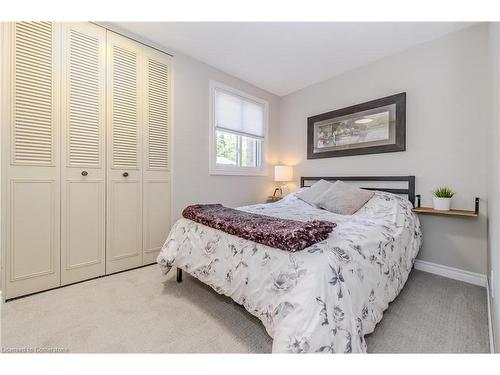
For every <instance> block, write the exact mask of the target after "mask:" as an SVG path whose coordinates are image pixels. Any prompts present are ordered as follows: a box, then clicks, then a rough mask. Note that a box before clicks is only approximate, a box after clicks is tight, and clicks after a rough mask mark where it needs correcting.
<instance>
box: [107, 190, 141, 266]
mask: <svg viewBox="0 0 500 375" xmlns="http://www.w3.org/2000/svg"><path fill="white" fill-rule="evenodd" d="M140 198H141V185H140V181H139V180H128V181H121V180H116V181H111V202H110V211H111V212H110V214H111V215H110V216H111V217H112V220H111V221H110V222H109V229H110V230H109V232H108V233H109V243H110V247H109V249H108V260H109V261H110V267H111V269H110V270H108V271H111V272H116V271H119V270H121V267H125V268H132V267H137V266H138V265H140V263H139V264H138V263H137V259H138V258H140V257H141V239H142V237H141V233H142V231H141V226H140V224H141V216H142V215H141V204H140ZM113 262H117V263H113ZM115 264H119V267H118V268H115V267H114V265H115Z"/></svg>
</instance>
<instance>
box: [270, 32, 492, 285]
mask: <svg viewBox="0 0 500 375" xmlns="http://www.w3.org/2000/svg"><path fill="white" fill-rule="evenodd" d="M311 58H314V56H311ZM488 66H489V65H488V27H487V25H485V24H480V25H477V26H473V27H470V28H468V29H465V30H463V31H459V32H457V33H453V34H449V35H447V36H445V37H443V38H440V39H437V40H434V41H432V42H428V43H425V44H422V45H420V46H417V47H414V48H412V49H410V50H407V51H405V52H402V53H399V54H397V55H393V56H390V57H387V58H384V59H382V60H380V61H377V62H374V63H371V64H369V65H366V66H364V67H362V68H359V69H356V70H353V71H350V72H348V73H346V74H343V75H341V76H337V77H335V78H333V79H330V80H328V81H324V82H321V83H318V84H315V85H313V86H310V87H307V88H305V89H303V90H300V91H298V92H296V93H293V94H290V95H287V96H285V97H283V98H282V99H281V105H280V149H281V153H280V159H281V160H280V161H281V162H283V163H285V164H290V165H295V170H294V173H295V175H296V177H297V178H296V180H297V184H298V178H299V176H301V175H302V176H304V175H309V176H314V175H316V176H318V175H321V176H328V175H332V176H335V175H407V174H412V175H413V174H414V175H415V176H416V191H417V194H421V195H422V199H423V200H422V205H431V192H432V190H433V189H434V188H436V187H437V186H439V185H449V186H451V187H452V188H453V189H454V190H456V191H457V195H456V197H454V198H453V206H454V207H455V208H463V209H473V200H474V197H475V196H479V197H480V198H481V200H482V202H481V207H480V210H481V215H480V218H478V219H470V218H469V219H466V218H446V217H437V216H426V217H424V216H421V221H422V224H423V231H424V245H423V248H422V250H421V252H420V254H419V259H422V260H426V261H429V262H434V263H438V264H442V265H446V266H450V267H455V268H459V269H463V270H468V271H472V272H476V273H480V274H485V273H486V204H485V199H486V196H487V173H488V143H489V141H488V134H487V130H488V124H489V120H490V117H489V116H490V114H489V108H490V104H489V103H490V92H489V71H488ZM402 91H406V93H407V98H406V100H407V104H406V113H407V151H406V152H398V153H387V154H378V155H365V156H351V157H342V158H329V159H316V160H307V159H306V141H307V137H306V122H307V117H309V116H313V115H316V114H320V113H323V112H327V111H331V110H334V109H338V108H343V107H346V106H350V105H353V104H358V103H362V102H365V101H368V100H372V99H377V98H380V97H384V96H387V95H391V94H395V93H398V92H402ZM499 273H500V272H499ZM499 277H500V274H499Z"/></svg>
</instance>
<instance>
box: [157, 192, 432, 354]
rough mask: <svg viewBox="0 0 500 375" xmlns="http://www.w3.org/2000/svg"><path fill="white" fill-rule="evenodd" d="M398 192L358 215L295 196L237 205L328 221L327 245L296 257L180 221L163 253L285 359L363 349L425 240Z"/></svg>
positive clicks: (164, 260) (378, 196)
mask: <svg viewBox="0 0 500 375" xmlns="http://www.w3.org/2000/svg"><path fill="white" fill-rule="evenodd" d="M411 208H412V205H411V203H410V202H409V201H408V200H407V199H405V198H403V197H400V196H397V195H393V194H390V193H385V192H376V193H375V195H374V197H373V198H372V199H370V201H368V202H367V204H366V205H365V206H363V207H362V208H361V209H360V210H359V211H358V212H356V213H355V214H354V215H351V216H342V215H336V214H333V213H331V212H328V211H326V210H322V209H318V208H316V207H313V206H311V205H309V204H308V203H305V202H303V201H301V200H300V199H298V198H297V196H296V193H292V194H290V195H288V196H287V197H286V198H284V199H282V200H281V201H279V202H276V203H270V204H257V205H252V206H245V207H239V208H238V209H240V210H243V211H247V212H253V213H258V214H263V215H268V216H275V217H280V218H285V219H293V220H301V221H308V220H327V221H332V222H335V223H337V227H336V228H335V230H334V231H333V232H332V233H331V234H330V236H329V237H328V239H326V240H325V241H322V242H319V243H317V244H314V245H312V246H310V247H308V248H306V249H304V250H302V251H299V252H295V253H291V252H288V251H284V250H280V249H275V248H271V247H268V246H265V245H261V244H257V243H255V242H252V241H248V240H245V239H242V238H239V237H236V236H233V235H230V234H227V233H225V232H221V231H219V230H215V229H212V228H209V227H207V226H204V225H202V224H198V223H195V222H193V221H191V220H187V219H184V218H182V219H180V220H178V221H177V222H176V223H175V224H174V226H173V227H172V230H171V232H170V234H169V236H168V238H167V240H166V242H165V244H164V245H163V247H162V249H161V251H160V254H159V256H158V264H159V265H160V268H161V269H162V271H163V272H164V273H167V272H169V270H170V269H171V268H172V267H179V268H181V269H183V270H184V271H186V272H188V273H189V274H191V275H192V276H194V277H196V278H197V279H199V280H200V281H202V282H203V283H205V284H207V285H209V286H211V287H212V288H213V289H214V290H215V291H216V292H218V293H220V294H224V295H226V296H229V297H230V298H232V299H233V300H234V301H235V302H237V303H239V304H241V305H242V306H244V307H245V309H246V310H248V311H249V312H250V313H251V314H253V315H255V316H256V317H257V318H259V319H260V320H261V321H262V323H263V324H264V326H265V328H266V330H267V332H268V333H269V335H270V336H271V337H272V338H273V349H272V350H273V352H279V353H311V352H316V353H351V352H355V353H363V352H366V349H367V348H366V343H365V339H364V336H365V335H366V334H368V333H371V332H373V330H374V328H375V325H376V324H377V323H378V322H379V321H380V320H381V319H382V314H383V312H384V310H385V309H386V308H387V307H388V305H389V303H390V302H391V301H392V300H394V298H395V297H396V296H397V295H398V294H399V292H400V291H401V289H402V288H403V286H404V284H405V282H406V280H407V278H408V275H409V273H410V271H411V269H412V267H413V263H414V261H415V258H416V256H417V254H418V251H419V249H420V247H421V243H422V233H421V229H420V223H419V220H418V217H417V216H416V215H415V214H414V213H413V212H412V211H411Z"/></svg>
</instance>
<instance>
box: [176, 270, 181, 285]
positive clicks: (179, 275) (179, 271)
mask: <svg viewBox="0 0 500 375" xmlns="http://www.w3.org/2000/svg"><path fill="white" fill-rule="evenodd" d="M177 282H178V283H181V282H182V270H181V269H180V268H177Z"/></svg>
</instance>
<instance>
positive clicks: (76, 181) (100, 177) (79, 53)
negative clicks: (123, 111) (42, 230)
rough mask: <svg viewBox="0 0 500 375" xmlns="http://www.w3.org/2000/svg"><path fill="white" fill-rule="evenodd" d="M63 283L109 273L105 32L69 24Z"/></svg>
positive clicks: (65, 58) (65, 68)
mask: <svg viewBox="0 0 500 375" xmlns="http://www.w3.org/2000/svg"><path fill="white" fill-rule="evenodd" d="M62 45H63V49H62V53H63V57H62V61H63V64H62V71H63V73H62V119H61V120H62V124H61V128H62V132H63V141H62V155H63V157H62V182H61V183H62V185H61V220H62V221H61V282H62V284H69V283H73V282H76V281H80V280H85V279H89V278H92V277H96V276H100V275H104V273H105V264H106V262H105V220H106V218H105V212H106V210H105V208H106V202H105V194H106V191H105V170H106V164H105V155H104V139H105V132H106V101H105V100H106V98H105V95H106V65H105V64H106V52H105V51H106V30H105V29H103V28H101V27H99V26H96V25H93V24H91V23H64V24H63V40H62Z"/></svg>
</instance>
